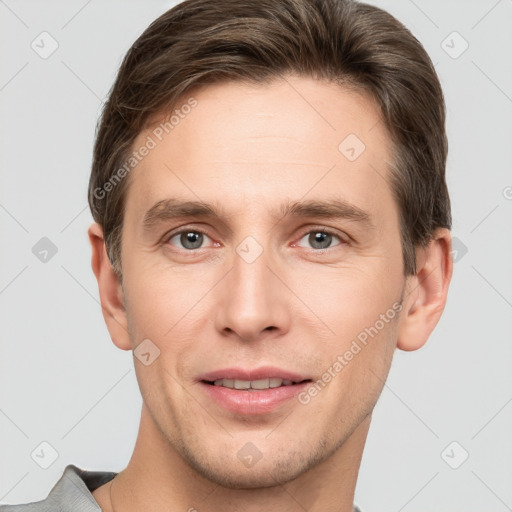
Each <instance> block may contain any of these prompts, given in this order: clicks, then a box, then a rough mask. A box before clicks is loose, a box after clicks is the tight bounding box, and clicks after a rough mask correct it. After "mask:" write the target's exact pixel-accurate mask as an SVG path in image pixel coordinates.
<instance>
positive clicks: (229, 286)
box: [89, 76, 452, 512]
mask: <svg viewBox="0 0 512 512" xmlns="http://www.w3.org/2000/svg"><path fill="white" fill-rule="evenodd" d="M189 96H190V94H189ZM193 96H194V98H195V99H196V100H197V102H198V104H197V106H196V107H195V108H194V109H193V110H192V111H191V113H190V114H189V115H188V116H186V117H185V118H184V119H182V120H181V122H180V123H179V125H177V126H176V127H175V128H174V129H173V130H172V132H170V133H169V135H168V136H166V137H165V138H164V139H163V140H162V141H161V142H159V144H158V145H157V147H156V148H154V149H152V150H151V151H150V152H149V154H148V155H147V156H146V157H145V158H144V159H143V160H142V161H141V162H140V163H139V164H138V165H137V167H136V168H135V169H134V170H132V171H131V174H130V175H129V180H130V181H129V188H128V192H127V196H126V210H125V219H124V225H123V231H122V271H123V280H122V284H121V282H120V280H119V278H118V276H116V274H115V273H114V272H113V270H112V268H111V266H110V263H109V261H108V258H107V256H106V251H105V245H104V240H103V232H102V229H101V227H100V226H99V225H97V224H94V225H92V226H91V227H90V229H89V238H90V241H91V245H92V253H93V255H92V267H93V270H94V273H95V275H96V278H97V280H98V286H99V292H100V298H101V304H102V308H103V314H104V317H105V321H106V324H107V327H108V330H109V333H110V335H111V338H112V340H113V342H114V344H115V345H116V346H117V347H119V348H121V349H123V350H132V349H134V348H135V347H136V346H137V345H138V344H139V343H140V342H141V341H142V340H144V339H147V338H149V339H150V340H151V341H152V342H153V343H154V344H155V345H156V346H157V347H158V348H159V350H160V355H159V357H158V358H157V359H156V360H155V361H154V362H153V363H152V364H151V365H149V366H145V365H144V364H142V363H141V362H140V361H139V360H138V359H137V358H134V364H135V369H136V373H137V379H138V383H139V386H140V389H141V393H142V397H143V407H142V413H141V422H140V429H139V433H138V437H137V442H136V446H135V449H134V452H133V455H132V458H131V460H130V462H129V464H128V466H127V467H126V468H125V469H124V470H123V471H121V472H120V473H119V475H118V476H117V477H116V478H115V480H114V481H113V482H111V483H107V484H105V485H103V486H102V487H100V488H99V489H97V490H96V491H95V492H94V493H93V496H94V497H95V499H96V500H97V501H98V503H99V504H100V506H101V507H102V509H103V510H105V511H110V510H112V505H111V503H110V497H109V493H110V491H111V492H112V501H113V505H114V508H115V510H117V511H120V510H123V511H125V512H126V511H135V510H147V511H163V510H169V506H170V505H171V504H172V509H173V510H190V509H191V508H195V509H197V510H198V511H206V510H208V511H212V512H213V511H221V510H222V511H228V512H229V511H232V512H234V511H239V510H244V512H255V511H261V510H267V511H270V512H272V511H275V512H292V511H303V510H308V511H313V512H316V511H322V512H326V511H333V512H334V511H337V512H349V511H351V510H352V503H353V498H354V490H355V485H356V480H357V474H358V471H359V466H360V462H361V457H362V453H363V448H364V444H365V441H366V437H367V433H368V428H369V426H370V421H371V413H372V410H373V408H374V406H375V403H376V401H377V399H378V397H379V395H380V393H381V390H382V388H383V385H384V382H385V379H386V377H387V374H388V371H389V368H390V364H391V360H392V356H393V353H394V351H395V349H396V348H399V349H402V350H416V349H419V348H420V347H422V346H423V344H424V343H425V342H426V341H427V339H428V336H429V335H430V333H431V332H432V330H433V329H434V327H435V326H436V324H437V322H438V320H439V318H440V316H441V314H442V311H443V309H444V306H445V302H446V297H447V291H448V286H449V282H450V279H451V275H452V259H451V237H450V232H449V231H448V230H446V229H438V230H437V231H436V232H435V233H434V237H433V240H432V242H431V243H430V244H429V246H428V247H426V248H423V249H417V252H416V254H417V274H416V275H415V276H409V277H407V278H405V277H404V275H403V261H402V250H401V244H400V228H399V216H398V207H397V205H396V204H395V202H394V200H393V197H392V194H391V189H390V188H389V186H388V183H387V181H386V178H387V176H388V170H387V167H386V166H387V162H389V161H390V160H391V154H392V153H391V151H392V149H391V145H390V139H389V135H388V133H387V131H386V128H385V126H384V124H383V123H382V122H380V117H379V113H378V109H377V107H376V105H375V103H374V102H373V101H372V100H371V99H370V98H369V97H367V96H365V95H363V94H362V93H357V92H355V91H353V90H347V89H342V88H341V87H340V86H337V85H333V84H329V83H326V82H320V81H317V80H313V79H309V78H304V77H297V76H288V77H287V78H286V79H285V80H275V81H274V82H272V83H271V84H270V85H257V86H250V85H243V84H240V83H223V84H217V85H210V86H208V87H206V88H201V89H198V90H196V91H194V94H193ZM187 97H188V96H187ZM185 101H186V98H185V100H184V102H185ZM151 130H152V127H151V126H150V127H149V128H148V129H147V130H145V131H143V132H141V133H140V135H139V137H138V140H137V141H136V142H135V144H134V147H139V146H140V145H142V144H143V142H144V140H145V139H146V137H147V135H148V134H151ZM350 133H353V134H356V135H357V137H359V138H360V139H361V140H362V141H364V144H365V146H366V149H365V151H364V152H363V153H362V154H361V155H360V156H359V157H358V158H357V159H356V160H355V161H349V160H348V159H347V158H346V157H345V156H344V155H343V154H342V153H341V152H340V151H339V150H338V146H339V144H340V142H342V141H343V140H344V138H345V137H346V136H347V135H348V134H350ZM169 197H177V198H179V199H182V200H198V198H199V199H201V200H203V201H205V202H209V203H210V202H215V201H217V200H219V201H221V205H222V207H223V209H224V210H225V212H224V213H225V216H224V217H222V219H221V220H212V219H207V220H204V219H197V218H183V219H173V220H168V221H163V222H160V223H157V224H156V225H154V226H152V227H151V229H145V228H144V226H143V223H142V219H143V217H144V214H145V213H146V211H147V210H148V209H149V208H151V207H152V206H153V205H154V204H155V203H157V202H158V201H160V200H163V199H166V198H169ZM313 199H316V200H319V201H324V200H326V199H344V200H346V201H349V202H351V203H352V204H354V205H356V206H357V207H359V208H361V209H363V210H364V211H366V212H367V213H368V214H369V216H370V217H371V219H372V221H373V223H374V229H370V228H368V227H366V226H364V225H362V224H361V223H359V222H356V221H354V220H350V219H344V218H341V219H340V218H333V219H324V218H315V217H306V218H297V217H293V216H292V217H289V218H283V219H280V220H279V219H277V220H276V219H275V218H273V217H272V216H271V212H272V211H274V209H275V208H276V207H277V206H279V205H281V204H282V203H285V202H286V201H287V200H290V201H300V200H313ZM177 228H186V230H187V231H194V229H200V230H202V231H204V232H205V233H206V236H204V238H203V243H202V246H201V248H200V249H193V250H191V249H186V248H185V247H184V245H182V244H183V239H181V242H180V237H179V236H174V237H170V235H172V234H173V233H175V232H176V231H179V230H178V229H177ZM321 228H325V229H329V230H331V231H333V232H334V233H335V236H333V237H332V238H329V239H328V241H327V244H328V243H329V240H331V243H330V246H329V247H328V248H326V249H324V250H323V251H321V250H320V249H319V248H318V247H319V245H318V243H317V244H316V245H315V240H314V238H313V240H312V237H314V236H315V233H316V232H317V231H318V229H321ZM315 229H316V231H315ZM171 231H172V232H173V233H171ZM311 232H313V234H312V235H311V236H309V235H310V234H311ZM166 234H168V236H167V237H165V236H164V235H166ZM249 235H250V236H252V237H254V238H255V239H256V240H257V242H258V243H259V244H260V246H261V247H262V248H263V252H262V253H261V255H260V256H259V257H258V258H257V259H256V260H255V261H254V262H252V263H250V264H249V263H247V262H246V261H245V260H244V259H243V258H242V257H240V256H239V254H238V253H237V252H236V248H237V246H238V244H240V242H242V241H243V240H244V239H245V238H246V237H247V236H249ZM337 236H339V238H337ZM185 243H186V239H185ZM189 246H190V245H189ZM194 251H195V252H194ZM397 302H398V303H401V304H402V311H401V313H400V314H399V315H396V316H395V317H394V318H393V319H392V320H390V321H389V322H388V323H386V324H385V327H384V328H382V329H381V330H380V331H379V332H378V334H377V335H376V336H375V337H373V338H372V339H371V340H370V341H369V342H368V344H367V345H366V346H364V348H362V350H361V351H360V352H359V353H358V354H357V355H355V356H354V357H353V359H352V360H351V361H350V362H349V363H348V364H347V365H346V366H344V367H343V370H342V371H340V372H339V373H337V374H336V376H335V377H334V378H332V380H331V381H330V382H329V383H328V384H327V385H326V386H325V388H324V389H322V390H321V391H320V392H319V393H318V394H317V396H315V397H313V398H311V400H310V401H309V403H307V404H301V403H300V402H299V401H297V400H296V399H292V400H290V401H288V402H286V403H285V404H284V405H283V406H280V407H279V408H277V409H276V410H274V411H272V412H271V413H269V414H266V415H261V416H260V417H257V418H251V417H249V416H245V415H237V414H234V413H231V412H228V411H226V410H224V409H223V408H221V407H219V406H218V405H216V404H215V403H214V402H212V401H211V400H210V399H209V398H208V397H207V396H206V395H205V394H204V393H203V392H202V390H201V385H200V384H198V382H197V376H198V375H199V374H201V373H204V372H207V371H213V370H217V369H221V368H226V367H232V366H241V367H244V368H254V367H258V366H263V365H274V366H278V367H281V368H285V369H287V370H291V371H296V372H299V373H301V374H306V375H308V376H311V377H312V378H313V380H314V381H316V380H317V379H320V378H321V377H322V374H324V372H326V371H327V369H328V368H329V367H332V365H333V363H334V362H335V361H336V358H337V356H338V355H340V354H344V353H345V351H346V350H347V349H349V348H350V345H351V343H352V341H353V340H354V339H355V338H356V336H357V335H358V334H359V333H360V332H361V331H362V330H364V328H365V327H369V326H372V325H374V324H375V322H376V320H378V319H379V315H381V314H384V313H386V311H387V310H389V308H391V307H392V305H393V304H394V303H397ZM269 327H273V328H272V329H269ZM248 442H250V443H252V444H253V445H255V446H256V447H257V449H258V450H259V452H260V453H261V455H262V456H261V459H260V460H259V461H258V462H257V463H256V464H255V465H253V466H252V467H246V466H245V465H244V464H243V463H242V462H241V461H240V459H239V458H238V457H237V453H238V451H239V450H240V449H241V448H242V447H243V446H244V445H245V444H246V443H248ZM111 485H112V489H110V486H111Z"/></svg>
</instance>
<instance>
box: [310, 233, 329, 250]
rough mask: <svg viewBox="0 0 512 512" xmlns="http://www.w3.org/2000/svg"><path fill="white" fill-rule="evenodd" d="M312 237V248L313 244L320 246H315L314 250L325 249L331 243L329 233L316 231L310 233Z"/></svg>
mask: <svg viewBox="0 0 512 512" xmlns="http://www.w3.org/2000/svg"><path fill="white" fill-rule="evenodd" d="M311 236H312V237H313V238H312V240H310V242H312V245H313V247H315V244H317V243H318V244H319V245H320V246H316V247H315V248H316V249H325V248H326V247H329V245H330V242H331V236H332V235H330V234H329V233H322V232H321V231H317V232H316V233H312V234H311V235H310V238H311Z"/></svg>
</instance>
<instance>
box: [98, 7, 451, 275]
mask: <svg viewBox="0 0 512 512" xmlns="http://www.w3.org/2000/svg"><path fill="white" fill-rule="evenodd" d="M286 73H288V74H295V75H299V76H304V77H312V78H315V79H319V80H327V81H333V82H334V83H337V84H339V85H340V86H350V87H352V88H353V87H356V88H357V89H359V90H361V91H366V92H367V93H369V94H370V95H371V97H372V98H373V99H375V100H376V102H377V105H378V106H379V108H380V115H381V116H382V119H383V121H384V123H385V126H386V128H387V130H388V132H389V134H390V138H391V142H392V147H393V155H394V161H393V162H392V163H391V164H390V172H389V176H390V177H389V182H390V186H391V189H392V192H393V195H394V198H395V200H396V202H397V205H398V208H399V214H400V223H401V241H402V253H403V261H404V274H405V275H410V274H415V273H416V258H415V247H416V246H425V245H426V244H428V242H429V241H430V240H431V238H432V234H433V231H434V230H435V229H436V228H438V227H446V228H448V229H450V228H451V212H450V199H449V195H448V190H447V186H446V181H445V167H446V157H447V152H448V142H447V137H446V131H445V103H444V97H443V92H442V89H441V85H440V83H439V80H438V77H437V74H436V72H435V69H434V66H433V65H432V61H431V60H430V58H429V56H428V54H427V52H426V51H425V49H424V48H423V46H422V45H421V43H420V42H419V41H418V40H417V39H416V38H415V37H414V36H413V35H412V34H411V32H410V31H409V30H408V29H407V28H406V27H405V26H404V25H403V24H402V23H400V22H399V21H398V20H396V19H395V18H394V17H393V16H392V15H391V14H389V13H387V12H386V11H384V10H382V9H379V8H377V7H374V6H371V5H368V4H365V3H361V2H356V1H354V0H185V1H184V2H182V3H180V4H178V5H176V6H175V7H173V8H172V9H170V10H169V11H167V12H165V13H164V14H163V15H162V16H160V17H159V18H158V19H156V20H155V21H154V22H153V23H151V25H150V26H149V27H148V28H147V29H146V30H145V31H144V32H143V34H142V35H141V36H140V37H139V38H138V39H137V40H136V41H135V43H134V44H133V45H132V47H131V48H130V49H129V51H128V52H127V54H126V56H125V57H124V60H123V62H122V64H121V66H120V69H119V72H118V75H117V78H116V80H115V82H114V84H113V86H112V88H111V90H110V92H109V97H108V101H107V102H106V103H105V105H104V108H103V112H102V115H101V118H100V121H99V126H98V127H97V131H96V140H95V145H94V156H93V164H92V172H91V177H90V182H89V205H90V208H91V211H92V215H93V217H94V220H95V221H96V222H98V223H99V224H100V225H101V226H102V227H103V230H104V236H105V244H106V247H107V252H108V255H109V259H110V262H111V264H112V267H113V268H114V270H115V271H116V273H117V274H118V275H119V276H120V277H121V230H122V225H123V215H124V197H125V195H126V186H127V184H126V182H127V180H126V179H119V177H120V173H119V170H120V169H121V168H122V166H123V163H124V162H126V160H127V158H128V157H129V154H130V151H131V150H132V149H131V148H132V146H133V142H134V140H135V138H136V137H137V135H138V134H139V133H140V132H141V130H142V129H144V127H145V125H146V123H147V122H148V120H149V119H150V118H151V117H152V116H153V115H154V114H158V113H159V112H167V111H169V112H170V111H171V109H172V108H174V106H176V104H177V101H179V99H180V98H181V97H183V94H184V93H185V92H187V91H190V90H192V88H193V87H195V86H200V85H208V84H212V83H219V82H223V81H242V82H247V83H256V84H258V83H264V82H270V81H272V80H273V79H276V78H279V77H281V76H283V75H284V74H286ZM340 142H341V141H340ZM116 173H117V174H116ZM124 174H126V171H125V172H123V173H122V176H124ZM115 178H117V179H118V181H119V182H117V181H115V182H113V181H112V180H113V179H115ZM108 183H110V186H109V187H108V193H106V191H107V187H106V186H105V185H106V184H108Z"/></svg>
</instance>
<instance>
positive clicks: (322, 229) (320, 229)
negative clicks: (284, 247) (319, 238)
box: [292, 225, 351, 252]
mask: <svg viewBox="0 0 512 512" xmlns="http://www.w3.org/2000/svg"><path fill="white" fill-rule="evenodd" d="M310 233H326V234H328V235H333V236H335V237H337V238H339V240H340V243H339V244H338V245H334V246H332V247H326V248H325V249H314V248H311V250H313V251H314V252H320V251H327V250H329V249H334V248H335V247H338V246H342V245H347V244H349V243H350V240H351V237H350V236H349V235H347V234H346V233H345V232H342V231H338V230H336V229H334V228H328V227H326V226H321V225H318V226H308V227H307V228H305V229H304V230H303V231H302V232H301V234H300V235H299V238H297V241H296V242H293V244H292V245H293V246H295V245H297V244H298V242H299V241H300V240H302V238H304V236H305V235H308V234H310ZM299 247H300V246H299Z"/></svg>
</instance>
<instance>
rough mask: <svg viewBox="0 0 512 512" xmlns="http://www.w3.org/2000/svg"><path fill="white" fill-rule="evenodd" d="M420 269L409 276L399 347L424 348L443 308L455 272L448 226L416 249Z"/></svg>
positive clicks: (407, 349)
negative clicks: (424, 246)
mask: <svg viewBox="0 0 512 512" xmlns="http://www.w3.org/2000/svg"><path fill="white" fill-rule="evenodd" d="M416 258H417V272H416V275H414V276H410V277H409V278H408V279H407V287H406V292H405V296H404V299H403V304H404V311H403V313H402V318H401V319H400V326H399V331H398V341H397V348H399V349H401V350H406V351H409V350H417V349H419V348H421V347H422V346H423V345H424V344H425V343H426V341H427V340H428V337H429V336H430V334H431V333H432V331H433V330H434V328H435V326H436V325H437V323H438V322H439V319H440V318H441V315H442V313H443V311H444V307H445V304H446V298H447V296H448V287H449V284H450V280H451V277H452V272H453V258H452V241H451V233H450V231H449V230H448V229H446V228H439V229H437V230H436V231H435V233H434V236H433V238H432V240H431V241H430V243H429V245H428V246H427V247H426V248H420V249H417V251H416Z"/></svg>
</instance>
